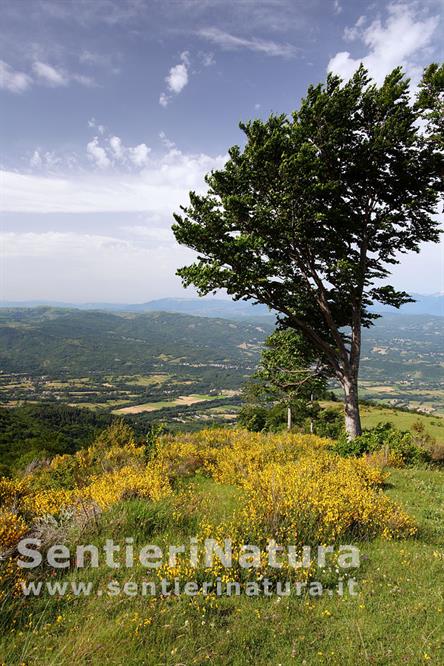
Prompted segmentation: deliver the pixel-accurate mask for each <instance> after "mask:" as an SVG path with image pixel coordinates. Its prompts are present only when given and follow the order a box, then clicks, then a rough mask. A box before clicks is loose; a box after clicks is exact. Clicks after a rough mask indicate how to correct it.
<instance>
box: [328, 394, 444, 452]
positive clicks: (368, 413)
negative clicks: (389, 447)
mask: <svg viewBox="0 0 444 666" xmlns="http://www.w3.org/2000/svg"><path fill="white" fill-rule="evenodd" d="M321 404H322V405H323V406H325V407H332V408H335V409H338V410H342V405H341V404H340V403H338V402H327V401H326V402H322V403H321ZM361 420H362V426H363V428H372V427H373V426H375V425H377V424H378V423H386V422H390V423H393V425H394V426H396V428H399V429H400V430H410V429H411V427H412V425H413V424H414V423H415V422H418V421H420V422H421V423H423V424H424V426H425V428H426V430H427V432H428V433H429V434H430V435H432V436H433V437H435V438H436V440H437V442H439V443H443V444H444V418H442V417H441V416H428V415H425V414H418V413H416V412H408V411H401V410H398V409H393V408H390V407H383V406H381V405H371V406H368V405H361Z"/></svg>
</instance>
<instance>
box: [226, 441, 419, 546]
mask: <svg viewBox="0 0 444 666" xmlns="http://www.w3.org/2000/svg"><path fill="white" fill-rule="evenodd" d="M383 478H384V477H383V476H382V475H381V473H380V472H379V470H377V469H375V468H372V467H370V466H369V465H367V463H365V461H363V460H358V461H355V460H347V459H341V458H339V457H338V456H335V455H333V454H331V453H327V452H325V453H322V454H320V453H319V454H317V455H316V456H314V455H307V456H304V457H303V458H301V460H300V461H298V462H297V463H286V464H283V465H279V464H276V463H273V464H270V465H267V466H266V467H265V468H264V469H263V470H262V471H260V472H259V473H258V474H256V475H254V476H251V477H249V478H248V480H247V481H246V482H245V484H244V487H245V489H246V491H247V499H246V502H245V506H244V508H243V509H242V510H241V512H240V514H239V517H238V523H239V525H241V526H243V532H244V534H245V537H246V536H248V537H250V535H251V538H255V539H260V538H261V537H262V538H263V537H264V536H265V535H268V536H271V537H274V538H275V539H276V540H277V541H279V542H284V543H287V542H290V543H303V544H312V543H334V542H336V541H337V540H340V539H345V538H353V539H361V538H370V537H374V536H376V535H382V536H384V537H387V538H391V537H397V536H408V535H412V534H414V532H415V526H414V523H413V521H412V520H411V519H410V518H409V516H408V515H407V514H405V513H404V512H403V511H402V509H400V507H398V506H397V505H396V504H394V503H393V502H392V501H391V500H390V499H389V498H388V497H387V496H386V495H385V494H384V493H383V492H382V490H380V489H379V487H378V486H379V485H380V483H381V481H382V480H383Z"/></svg>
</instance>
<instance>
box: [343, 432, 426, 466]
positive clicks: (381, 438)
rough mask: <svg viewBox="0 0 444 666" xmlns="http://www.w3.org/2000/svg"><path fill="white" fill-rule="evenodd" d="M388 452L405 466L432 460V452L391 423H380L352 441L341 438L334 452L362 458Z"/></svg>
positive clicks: (410, 434) (411, 435) (412, 436)
mask: <svg viewBox="0 0 444 666" xmlns="http://www.w3.org/2000/svg"><path fill="white" fill-rule="evenodd" d="M383 449H384V450H386V451H388V452H391V453H394V454H396V455H397V456H398V458H399V459H400V460H401V461H402V462H403V463H404V464H405V465H417V464H421V463H426V462H429V461H430V460H431V455H430V452H429V451H428V450H427V449H426V448H425V446H424V445H423V443H422V442H420V441H418V440H417V439H415V436H414V434H412V433H411V432H409V431H403V430H399V429H398V428H395V427H394V426H393V425H392V424H391V423H379V424H378V425H377V426H375V427H374V428H371V429H369V430H364V432H363V433H362V435H360V436H359V437H356V438H355V439H353V440H352V441H350V440H347V438H346V437H344V436H343V437H341V438H340V439H339V440H338V441H337V442H336V444H335V446H334V450H335V451H336V452H337V453H339V454H340V455H343V456H361V455H364V454H365V453H374V452H375V451H381V450H383Z"/></svg>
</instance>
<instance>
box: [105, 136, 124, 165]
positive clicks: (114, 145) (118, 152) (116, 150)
mask: <svg viewBox="0 0 444 666" xmlns="http://www.w3.org/2000/svg"><path fill="white" fill-rule="evenodd" d="M109 145H110V146H111V150H112V151H113V154H114V156H115V157H116V158H117V159H118V160H121V159H122V158H123V156H124V153H125V151H124V149H123V146H122V139H121V138H120V137H118V136H112V137H111V138H110V140H109Z"/></svg>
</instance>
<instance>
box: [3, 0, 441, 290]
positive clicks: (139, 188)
mask: <svg viewBox="0 0 444 666" xmlns="http://www.w3.org/2000/svg"><path fill="white" fill-rule="evenodd" d="M442 10H443V3H442V0H430V1H429V2H424V1H423V2H421V3H416V2H403V3H399V2H398V3H387V2H372V3H366V2H360V1H359V0H358V1H350V0H348V1H345V0H331V1H330V0H322V1H321V0H312V1H311V2H309V3H307V2H305V1H301V0H294V1H291V0H256V1H254V0H249V1H246V0H238V1H237V2H229V1H227V0H225V1H223V2H222V1H220V0H176V1H174V2H173V1H169V0H159V1H157V0H128V1H125V0H73V1H70V0H14V1H11V2H8V0H3V2H2V24H1V27H0V114H1V115H0V128H1V152H0V168H1V170H2V173H1V182H0V185H1V196H0V219H1V254H2V257H3V262H2V263H3V268H2V285H1V292H2V293H1V296H2V298H4V299H8V300H31V299H48V300H49V299H51V300H66V301H97V300H101V301H114V302H116V301H122V302H141V301H144V300H149V299H152V298H157V297H163V296H172V295H173V296H178V295H185V296H187V295H189V296H191V295H193V293H192V292H191V291H190V290H188V291H187V292H184V291H183V290H182V288H181V285H180V282H179V280H178V279H177V278H176V277H175V275H174V273H175V270H176V268H177V267H178V266H180V265H183V264H184V263H187V262H188V261H190V259H192V257H193V254H192V252H191V251H189V250H187V249H186V248H181V247H178V246H177V245H176V244H175V242H174V239H173V237H172V234H171V231H170V226H171V222H172V217H171V214H172V212H173V211H174V210H177V209H178V206H179V205H180V204H181V203H186V201H187V193H188V191H189V190H190V189H195V190H198V191H200V190H202V189H203V187H204V183H203V176H204V174H205V173H206V172H207V171H209V170H211V169H213V168H217V167H220V166H222V165H223V163H224V159H225V157H226V151H227V148H228V147H229V146H230V145H232V144H235V143H239V142H241V141H242V134H241V132H240V130H239V129H238V122H239V121H240V120H247V119H250V118H252V117H256V116H259V117H266V116H267V115H268V114H269V113H270V112H271V111H275V112H289V111H291V110H292V109H294V108H296V107H297V105H298V102H299V100H300V98H301V96H303V94H304V92H305V90H306V88H307V86H308V84H309V83H312V82H318V81H321V80H323V79H324V78H325V76H326V73H327V71H328V70H333V71H336V72H338V73H340V74H341V75H342V76H344V77H345V78H346V77H348V76H350V74H351V73H352V72H353V71H354V69H355V68H356V67H357V66H358V64H359V62H360V61H361V60H362V61H364V63H365V64H366V65H367V67H368V68H369V69H370V72H371V73H372V75H373V76H374V77H375V78H376V80H378V81H381V80H382V78H383V77H384V75H385V74H386V73H387V72H388V71H390V70H391V69H392V68H393V67H395V66H396V65H398V64H402V65H404V67H405V69H406V70H407V72H408V73H409V75H410V76H411V77H412V80H413V81H417V80H418V78H419V76H420V73H421V70H422V67H423V66H424V65H425V64H427V63H428V62H431V61H433V60H438V61H440V60H442V59H443V48H442V32H443V20H442V17H443V11H442ZM440 35H441V37H440ZM443 271H444V259H443V254H442V246H427V247H426V248H424V251H423V252H422V253H421V254H420V255H414V256H408V257H404V258H403V261H402V264H401V266H399V267H398V268H396V269H395V272H394V276H393V282H394V284H395V285H396V286H399V287H402V288H404V289H407V290H410V291H415V292H423V293H432V292H437V291H443V290H444V275H443Z"/></svg>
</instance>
